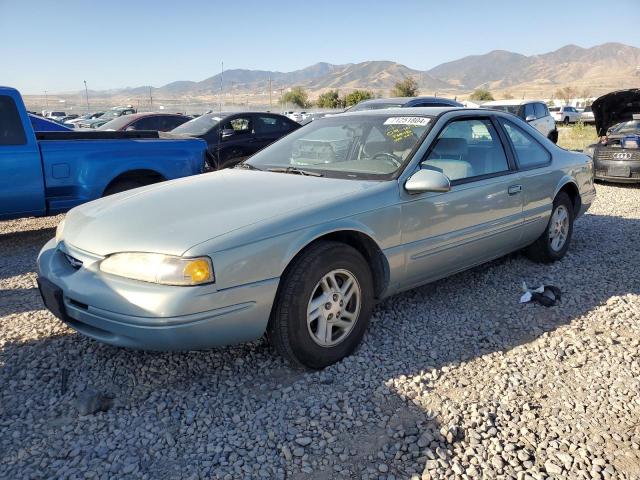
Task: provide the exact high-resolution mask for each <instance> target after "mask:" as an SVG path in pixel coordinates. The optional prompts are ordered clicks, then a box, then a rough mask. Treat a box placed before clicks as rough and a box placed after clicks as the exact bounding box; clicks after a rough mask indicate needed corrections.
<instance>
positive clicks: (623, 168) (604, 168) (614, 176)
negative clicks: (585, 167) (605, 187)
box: [593, 154, 640, 183]
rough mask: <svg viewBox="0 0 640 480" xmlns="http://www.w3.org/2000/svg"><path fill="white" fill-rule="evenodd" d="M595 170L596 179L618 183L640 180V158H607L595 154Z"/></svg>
mask: <svg viewBox="0 0 640 480" xmlns="http://www.w3.org/2000/svg"><path fill="white" fill-rule="evenodd" d="M593 171H594V178H595V179H596V180H604V181H607V182H618V183H636V182H640V160H638V161H635V160H605V159H602V158H598V155H597V154H594V156H593Z"/></svg>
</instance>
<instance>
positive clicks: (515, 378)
mask: <svg viewBox="0 0 640 480" xmlns="http://www.w3.org/2000/svg"><path fill="white" fill-rule="evenodd" d="M597 190H598V199H597V201H596V203H595V205H594V206H593V207H592V209H591V211H590V212H589V214H588V215H586V216H585V217H584V218H582V219H580V220H578V221H577V223H576V226H575V231H574V236H573V240H572V245H571V248H570V249H569V252H568V254H567V256H566V257H565V258H564V259H563V260H562V261H560V262H557V263H554V264H551V265H539V264H534V263H532V262H530V261H529V260H527V259H526V258H525V257H524V256H523V255H520V254H513V255H509V256H507V257H505V258H502V259H499V260H496V261H494V262H492V263H490V264H488V265H484V266H480V267H477V268H475V269H473V270H470V271H467V272H463V273H461V274H458V275H455V276H453V277H451V278H448V279H445V280H441V281H438V282H436V283H433V284H430V285H427V286H424V287H421V288H418V289H415V290H412V291H409V292H406V293H404V294H401V295H397V296H394V297H392V298H389V299H387V300H385V301H384V302H382V303H381V304H380V305H379V306H378V307H377V308H376V310H375V311H374V318H373V321H372V323H371V325H370V328H369V330H368V333H367V335H366V336H365V338H364V341H363V344H362V346H361V347H360V348H359V349H358V351H357V352H355V354H354V355H352V356H351V357H349V358H346V359H345V360H343V361H342V362H340V363H338V364H336V365H333V366H331V367H329V368H327V369H325V370H323V371H318V372H305V371H300V370H295V369H291V368H289V367H288V366H287V365H285V364H284V363H283V362H282V360H281V359H280V358H278V357H276V356H275V355H274V354H273V353H272V352H271V350H270V349H269V347H268V345H267V344H266V343H265V342H264V341H263V340H259V341H255V342H251V343H248V344H243V345H238V346H234V347H228V348H223V349H219V350H212V351H194V352H183V353H157V352H141V351H133V350H127V349H120V348H114V347H111V346H107V345H103V344H100V343H98V342H95V341H93V340H89V339H87V338H85V337H83V336H81V335H78V334H76V333H74V332H73V331H72V330H71V329H70V328H68V327H66V326H65V325H63V324H62V323H61V322H59V321H58V320H56V319H55V318H54V317H53V316H52V315H51V314H50V313H48V312H47V311H45V310H44V309H43V306H42V303H41V301H40V298H39V295H38V291H37V287H36V282H35V279H36V275H35V260H36V256H37V253H38V250H39V249H40V247H41V246H42V245H43V244H44V243H45V242H46V241H47V240H48V239H49V238H51V237H52V236H53V235H54V230H53V227H54V226H55V225H56V223H57V222H58V221H59V220H60V219H61V217H57V218H48V219H33V218H32V219H23V220H17V221H10V222H2V223H0V251H1V252H2V256H0V478H69V479H71V478H125V477H126V478H143V479H174V478H176V479H177V478H213V479H236V478H264V479H285V478H287V479H292V478H293V479H316V478H320V479H322V478H358V479H380V478H383V479H412V480H422V479H440V478H461V479H465V478H466V479H472V478H513V479H528V480H529V479H536V480H538V479H546V478H554V479H555V478H558V479H562V478H566V479H573V478H585V479H634V478H640V423H639V421H638V419H639V418H640V395H638V392H640V355H639V348H640V321H639V320H640V268H638V264H639V263H638V245H640V189H639V188H637V187H623V186H613V185H598V186H597ZM523 281H525V282H527V283H528V284H530V285H539V284H547V285H549V284H551V285H556V286H558V287H559V288H560V289H561V290H562V299H561V301H560V302H558V303H557V304H556V305H554V306H552V307H549V308H544V307H542V306H540V305H537V304H535V303H525V304H520V303H519V302H518V299H519V296H520V294H521V285H522V282H523ZM470 291H474V292H482V294H481V295H470V294H469V292H470ZM83 395H86V396H83ZM111 397H113V398H114V402H116V403H117V405H114V406H113V407H112V408H94V407H95V406H96V405H97V404H99V406H102V404H100V402H98V400H99V399H102V400H106V399H111ZM79 399H83V401H84V402H85V403H84V404H83V405H80V404H79V403H78V401H79ZM79 406H83V407H86V408H84V409H82V410H80V409H79V408H78V407H79ZM90 407H91V408H90ZM82 412H87V414H82Z"/></svg>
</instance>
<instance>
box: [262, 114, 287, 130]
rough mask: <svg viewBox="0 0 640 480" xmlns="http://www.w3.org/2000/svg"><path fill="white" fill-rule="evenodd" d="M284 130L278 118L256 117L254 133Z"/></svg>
mask: <svg viewBox="0 0 640 480" xmlns="http://www.w3.org/2000/svg"><path fill="white" fill-rule="evenodd" d="M282 131H284V128H283V126H282V123H281V122H280V121H279V119H277V118H275V117H270V116H266V115H265V116H258V117H257V119H256V133H264V134H270V133H280V132H282Z"/></svg>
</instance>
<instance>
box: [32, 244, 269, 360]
mask: <svg viewBox="0 0 640 480" xmlns="http://www.w3.org/2000/svg"><path fill="white" fill-rule="evenodd" d="M38 272H39V279H38V286H39V288H40V291H41V294H42V297H43V300H44V302H45V305H46V306H47V308H48V309H49V310H51V312H52V313H53V314H54V315H56V316H57V317H58V318H60V319H61V320H62V321H63V322H64V323H66V324H67V325H69V326H70V327H71V328H73V329H74V330H76V331H78V332H80V333H82V334H83V335H86V336H88V337H91V338H93V339H95V340H98V341H101V342H104V343H109V344H111V345H116V346H119V347H131V348H137V349H144V350H171V351H178V350H199V349H207V348H211V347H216V346H222V345H230V344H235V343H241V342H245V341H249V340H254V339H256V338H259V337H260V336H261V335H262V334H263V333H264V331H265V329H266V326H267V322H268V320H269V315H270V312H271V306H272V304H273V301H274V298H275V294H276V290H277V287H278V279H277V278H274V279H269V280H264V281H262V282H256V283H252V284H247V285H242V286H239V287H234V288H228V289H225V290H215V286H214V285H203V286H197V287H174V286H167V285H156V284H151V283H145V282H137V281H133V280H128V279H123V278H119V277H115V276H112V275H106V274H103V273H101V272H99V271H98V270H97V266H94V267H92V266H91V265H90V264H88V265H87V266H86V267H85V266H84V265H83V266H81V267H80V268H77V269H76V268H74V267H73V266H72V265H71V264H70V263H69V261H68V260H67V258H65V255H64V253H63V252H62V251H61V250H60V249H59V248H58V247H57V246H56V244H55V240H50V241H49V242H48V243H47V244H46V245H45V246H44V247H43V249H42V251H41V252H40V255H39V256H38Z"/></svg>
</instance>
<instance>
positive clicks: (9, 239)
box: [0, 228, 56, 298]
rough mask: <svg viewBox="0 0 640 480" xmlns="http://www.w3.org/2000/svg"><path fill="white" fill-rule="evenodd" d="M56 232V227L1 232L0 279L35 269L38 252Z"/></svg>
mask: <svg viewBox="0 0 640 480" xmlns="http://www.w3.org/2000/svg"><path fill="white" fill-rule="evenodd" d="M55 234H56V232H55V228H41V229H39V230H22V231H17V232H8V233H0V252H2V256H1V257H0V280H2V279H4V278H9V277H17V276H19V275H23V274H25V273H28V272H31V271H33V270H34V269H35V266H36V258H37V257H38V252H39V251H40V249H41V248H42V246H43V245H44V244H45V243H47V242H48V241H49V240H50V239H51V238H53V237H54V236H55ZM0 298H1V297H0Z"/></svg>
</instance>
